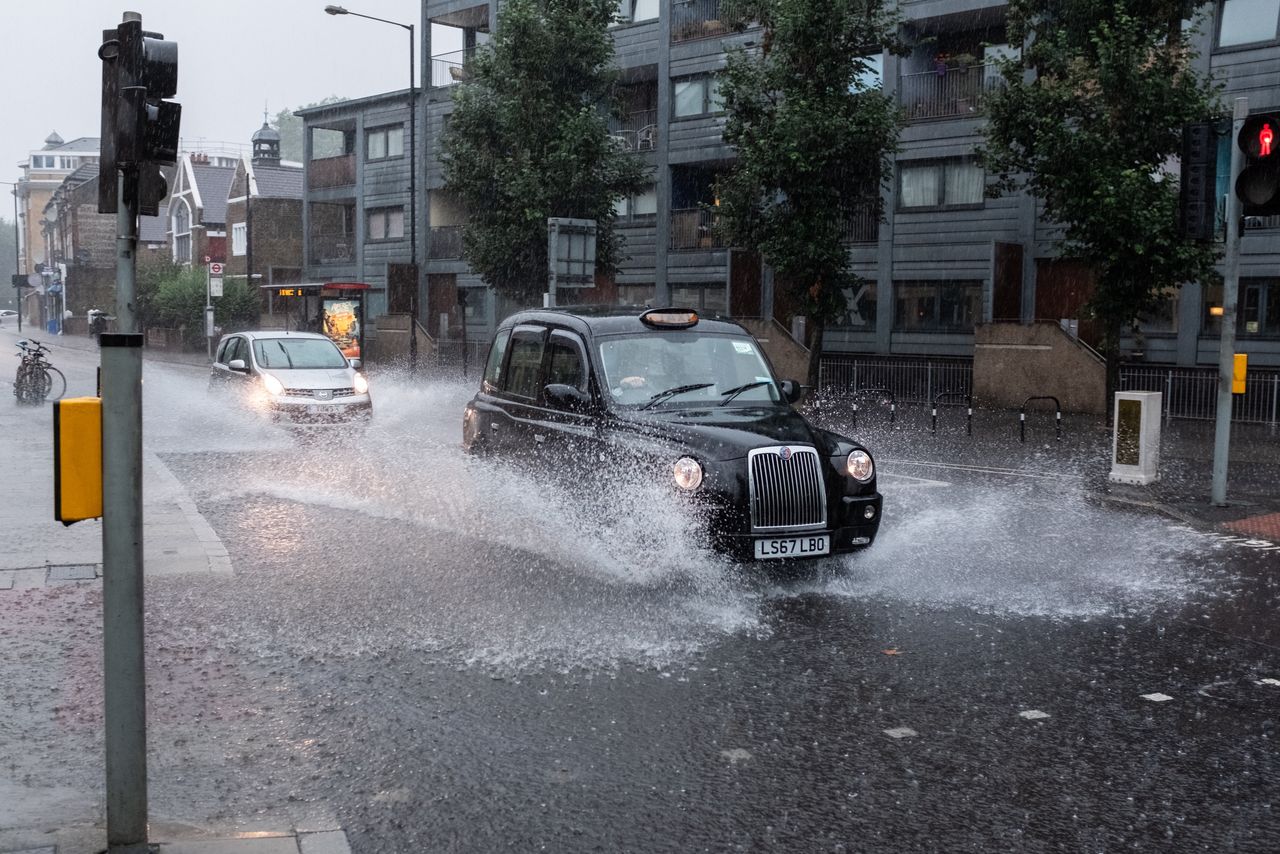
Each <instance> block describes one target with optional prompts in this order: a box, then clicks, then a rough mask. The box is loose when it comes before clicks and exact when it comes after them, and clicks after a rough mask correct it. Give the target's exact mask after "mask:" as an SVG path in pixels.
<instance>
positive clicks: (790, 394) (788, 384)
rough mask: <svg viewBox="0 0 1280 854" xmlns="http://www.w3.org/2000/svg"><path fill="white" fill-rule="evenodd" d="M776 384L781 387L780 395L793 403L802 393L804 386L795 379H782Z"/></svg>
mask: <svg viewBox="0 0 1280 854" xmlns="http://www.w3.org/2000/svg"><path fill="white" fill-rule="evenodd" d="M778 386H779V388H781V389H782V396H783V397H785V398H786V399H787V403H795V402H796V401H797V400H799V399H800V395H801V394H803V393H804V387H803V386H801V385H800V383H798V382H796V381H795V380H783V381H782V382H780V383H778Z"/></svg>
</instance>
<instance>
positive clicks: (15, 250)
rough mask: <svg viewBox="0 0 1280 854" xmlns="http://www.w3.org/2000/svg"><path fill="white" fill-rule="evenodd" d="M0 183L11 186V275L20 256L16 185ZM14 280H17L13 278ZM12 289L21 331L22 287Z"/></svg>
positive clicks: (16, 273)
mask: <svg viewBox="0 0 1280 854" xmlns="http://www.w3.org/2000/svg"><path fill="white" fill-rule="evenodd" d="M0 184H5V185H6V186H9V187H13V191H12V192H13V275H14V276H15V277H16V276H17V275H18V272H19V271H18V266H19V261H20V260H21V256H20V255H19V254H18V185H17V184H15V183H14V182H12V181H0ZM14 281H17V279H16V278H15V280H14ZM14 290H15V291H16V292H17V294H18V297H17V299H18V331H19V332H21V331H22V288H20V287H15V288H14Z"/></svg>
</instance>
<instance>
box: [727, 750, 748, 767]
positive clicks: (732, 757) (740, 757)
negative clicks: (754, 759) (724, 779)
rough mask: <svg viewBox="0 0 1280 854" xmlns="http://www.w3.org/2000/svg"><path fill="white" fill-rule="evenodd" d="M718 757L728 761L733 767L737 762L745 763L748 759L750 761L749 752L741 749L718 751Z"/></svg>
mask: <svg viewBox="0 0 1280 854" xmlns="http://www.w3.org/2000/svg"><path fill="white" fill-rule="evenodd" d="M720 755H721V756H723V757H724V758H725V759H728V760H729V761H730V762H731V763H733V764H734V765H737V764H738V763H739V762H746V761H747V760H748V759H750V758H751V751H750V750H743V749H742V748H741V747H735V748H733V749H732V750H722V751H720Z"/></svg>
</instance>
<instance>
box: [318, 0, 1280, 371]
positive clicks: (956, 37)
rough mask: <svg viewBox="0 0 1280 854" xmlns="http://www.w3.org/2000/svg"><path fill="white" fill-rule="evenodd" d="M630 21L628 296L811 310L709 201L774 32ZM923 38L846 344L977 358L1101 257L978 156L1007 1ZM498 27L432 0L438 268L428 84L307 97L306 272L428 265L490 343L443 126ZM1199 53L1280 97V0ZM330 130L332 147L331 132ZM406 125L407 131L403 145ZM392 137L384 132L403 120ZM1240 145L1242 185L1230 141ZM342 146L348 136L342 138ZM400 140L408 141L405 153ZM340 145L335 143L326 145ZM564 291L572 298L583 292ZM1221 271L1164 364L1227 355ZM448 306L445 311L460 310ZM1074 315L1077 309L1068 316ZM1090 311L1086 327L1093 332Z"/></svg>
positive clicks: (859, 267) (426, 278)
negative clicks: (734, 52)
mask: <svg viewBox="0 0 1280 854" xmlns="http://www.w3.org/2000/svg"><path fill="white" fill-rule="evenodd" d="M620 2H621V8H620V12H621V14H622V16H623V17H624V19H625V22H624V23H622V24H620V25H618V26H616V27H614V29H613V31H612V32H613V36H614V40H615V44H616V46H617V62H618V65H619V67H620V68H621V70H622V74H623V80H624V81H625V84H626V89H625V91H626V98H625V100H626V110H625V116H624V117H623V118H622V119H620V120H616V121H615V122H614V126H613V133H614V136H615V138H616V139H617V141H618V145H619V146H621V147H623V148H625V149H627V150H628V151H630V152H632V153H633V154H634V156H635V157H638V158H642V159H643V161H644V162H645V163H646V164H647V165H648V166H649V167H650V169H651V172H652V175H653V185H652V187H651V188H650V189H649V190H648V191H646V192H644V193H641V194H639V195H638V196H636V197H634V198H631V199H627V200H626V201H625V202H624V203H623V204H622V205H621V206H620V208H619V214H620V217H621V232H622V234H623V236H624V238H625V240H626V247H627V252H628V254H629V256H630V257H629V259H628V260H626V261H625V262H624V263H623V265H622V268H621V270H620V271H619V273H618V275H617V277H616V282H615V284H616V288H612V289H609V291H608V296H609V297H610V298H612V299H617V300H619V301H623V302H653V303H655V304H668V303H670V304H676V305H682V306H691V307H697V308H700V309H703V310H705V311H716V312H725V313H729V314H733V315H735V316H739V317H766V318H767V317H770V316H775V315H776V316H777V318H778V320H780V321H781V322H782V323H783V324H784V325H789V324H790V321H791V318H789V317H787V316H785V315H786V312H785V308H784V307H783V306H780V305H777V304H776V303H775V300H774V298H773V293H772V287H771V276H770V275H769V271H768V270H767V268H765V267H764V266H763V265H762V264H761V262H760V259H759V257H758V256H757V255H755V254H754V253H752V252H750V251H746V250H742V249H737V248H732V247H726V246H722V245H719V243H718V242H717V237H716V235H715V233H714V230H713V229H712V228H711V227H710V226H711V221H710V219H711V217H712V216H713V215H714V214H713V213H709V212H708V210H707V206H708V205H710V206H712V207H714V201H715V199H714V192H713V186H714V181H715V178H716V175H717V174H718V173H719V172H721V171H722V170H724V169H725V168H727V167H728V166H729V164H731V163H732V160H733V157H734V153H733V150H732V149H731V148H730V147H729V146H727V145H725V143H724V142H723V139H722V136H721V134H722V130H723V127H724V113H723V111H722V109H721V106H722V105H721V101H720V98H719V95H718V88H717V83H716V74H717V72H718V71H719V70H721V69H722V68H723V67H724V64H725V58H726V50H727V49H730V48H732V47H734V46H737V45H743V46H747V47H750V46H751V45H753V44H754V43H755V42H756V41H757V40H758V39H759V37H760V32H759V30H748V31H746V32H743V33H734V32H732V31H731V30H730V29H729V28H728V27H727V26H726V25H725V23H724V22H723V21H721V20H720V17H719V9H720V3H719V0H620ZM901 12H902V14H903V16H904V18H905V23H904V25H903V28H904V33H903V34H904V36H905V38H906V41H907V43H908V44H910V45H914V47H913V49H912V51H911V53H910V55H908V56H906V57H897V56H893V55H889V54H887V53H886V54H882V55H875V56H873V57H872V64H873V66H874V68H875V76H876V77H877V78H878V81H879V83H880V85H882V86H883V87H884V89H885V91H886V92H888V93H890V94H892V95H893V96H894V97H895V98H896V99H897V101H898V103H899V104H900V106H901V108H902V110H903V116H904V125H903V129H902V133H901V137H900V148H901V150H900V151H899V152H898V154H897V155H896V162H895V165H894V172H893V180H892V181H891V182H890V184H889V185H888V186H886V187H885V188H884V189H883V191H882V192H881V196H880V198H879V200H878V203H879V209H880V211H882V212H883V216H882V217H880V218H878V217H877V211H876V207H877V206H876V200H874V199H871V200H860V201H861V202H863V204H862V206H861V209H862V210H863V211H865V213H864V214H863V215H862V216H855V217H854V218H852V219H851V220H850V222H849V225H848V229H847V234H846V242H847V245H848V250H849V253H850V257H851V260H852V262H853V264H854V268H855V270H856V272H857V273H858V274H859V275H860V276H862V277H863V278H864V279H865V280H866V282H867V284H866V285H865V286H863V287H860V288H858V289H857V290H856V292H850V293H849V294H848V295H847V296H848V297H849V311H848V312H847V314H846V316H845V318H844V319H843V321H842V322H841V323H839V324H837V326H836V327H835V328H829V329H828V332H827V336H826V343H825V347H826V349H827V351H829V352H830V353H831V354H832V355H838V354H842V353H850V354H852V353H865V354H882V355H895V356H905V357H920V356H931V357H960V358H969V357H971V356H972V355H973V351H974V327H975V326H976V325H977V324H980V323H983V322H988V321H992V320H996V321H999V320H1017V321H1022V322H1030V321H1034V320H1053V321H1060V320H1068V321H1070V320H1075V319H1077V318H1078V317H1079V315H1080V308H1081V305H1082V304H1083V302H1084V301H1085V300H1086V299H1087V297H1088V294H1089V290H1090V288H1091V287H1092V283H1091V281H1090V278H1089V274H1088V272H1087V269H1086V268H1085V266H1084V265H1083V264H1081V263H1079V262H1077V261H1075V260H1073V259H1070V258H1063V257H1061V256H1060V252H1059V239H1058V238H1059V232H1058V230H1057V229H1055V228H1054V226H1053V225H1052V224H1050V223H1045V222H1042V221H1041V220H1040V219H1039V217H1038V206H1037V204H1036V201H1035V200H1034V199H1033V198H1030V197H1029V196H1026V195H1013V196H1007V197H1002V198H997V199H986V198H985V197H984V188H985V186H986V184H987V176H985V175H984V174H983V171H982V168H981V166H980V165H979V164H978V163H977V162H976V160H975V159H974V151H975V149H976V148H977V146H978V145H979V144H980V142H981V129H982V126H983V121H984V119H983V102H984V98H985V97H986V95H987V93H988V92H990V91H991V89H992V87H995V86H998V85H1000V82H999V77H998V74H997V72H996V70H995V66H994V64H993V63H994V61H995V60H996V59H997V58H999V57H1001V56H1004V55H1006V54H1007V53H1008V52H1009V51H1010V50H1011V48H1010V46H1009V45H1008V44H1007V41H1006V37H1005V5H1004V4H1003V3H1000V2H985V0H907V2H903V3H902V5H901ZM496 25H497V3H496V2H490V3H476V2H475V0H424V2H423V3H422V7H421V21H420V31H421V33H422V35H421V39H422V55H423V56H424V57H428V58H429V61H427V62H424V63H423V64H422V65H423V67H422V69H421V80H422V91H421V92H420V95H419V125H418V130H419V132H418V144H419V157H418V172H419V176H418V177H419V181H418V187H419V188H420V189H419V196H420V197H419V203H418V212H419V217H418V218H419V241H418V244H419V245H418V255H419V258H418V262H419V265H420V267H419V269H420V270H421V273H420V274H419V275H417V276H416V277H415V276H414V273H413V267H412V263H411V262H412V260H413V259H411V258H410V257H409V253H408V243H407V239H406V237H405V235H407V231H408V229H407V226H406V225H403V224H402V223H404V222H405V219H404V218H405V217H407V216H408V211H409V207H408V200H407V198H406V190H407V187H408V185H409V181H408V160H409V158H408V157H407V156H404V154H403V153H402V152H403V148H402V146H403V145H407V140H408V138H409V134H408V131H407V125H406V124H405V122H406V119H407V117H408V114H407V110H406V107H405V101H406V96H407V94H408V93H407V92H404V91H401V92H393V93H389V94H386V95H379V96H375V97H371V98H364V99H360V100H356V101H348V102H345V103H342V104H334V105H330V106H326V107H318V108H315V109H311V110H305V111H302V112H301V113H300V115H301V116H302V117H303V118H304V119H305V121H306V124H307V127H308V129H309V132H308V134H307V158H306V159H307V164H306V165H307V175H308V177H307V191H306V192H307V204H306V206H305V211H304V218H305V221H306V234H307V250H306V251H307V256H306V263H307V271H306V276H307V278H309V279H312V280H317V279H319V280H325V279H328V280H336V279H340V278H355V279H360V280H362V281H366V282H369V283H370V284H371V285H373V286H374V288H375V290H374V291H373V292H372V295H371V297H370V305H369V316H370V317H374V316H376V315H377V314H378V312H379V311H384V310H385V311H388V312H392V313H394V312H397V311H401V312H402V311H405V310H406V306H407V299H408V297H407V292H406V288H409V287H412V286H413V282H414V280H415V278H416V282H417V287H418V288H419V295H420V299H419V305H420V306H421V308H420V320H421V323H422V325H423V327H424V328H425V330H426V331H427V332H428V333H429V334H431V335H433V336H436V335H441V334H443V335H445V336H446V337H447V336H451V335H454V334H456V333H457V332H458V326H459V324H460V322H461V316H460V313H459V309H458V292H459V290H465V291H466V292H467V294H468V298H467V299H466V302H465V306H466V315H467V327H466V331H467V336H468V338H469V339H471V340H473V341H474V340H484V339H485V338H486V336H487V333H488V331H489V330H490V329H491V328H492V325H493V324H494V323H495V322H496V321H497V320H498V319H499V317H500V315H502V314H504V313H505V312H506V310H507V308H506V307H504V306H500V305H498V304H497V301H496V300H494V299H493V297H492V295H491V294H490V293H489V292H488V291H487V289H485V287H484V284H483V282H481V281H480V280H479V279H478V277H476V276H475V275H473V274H472V273H471V272H470V271H469V270H468V269H467V266H466V264H465V263H464V262H463V261H462V260H461V240H460V226H461V225H463V224H464V223H465V221H466V211H464V210H461V208H460V206H459V205H458V204H456V203H455V202H454V201H453V200H451V199H450V198H449V196H448V193H447V192H446V191H445V189H444V186H443V178H442V174H441V169H440V161H439V157H438V151H439V145H438V141H439V137H440V133H441V131H442V129H443V128H444V127H445V124H446V122H447V121H448V116H449V113H450V112H451V110H452V98H451V90H452V87H453V86H454V85H456V84H457V83H458V82H459V81H461V80H464V79H465V77H466V73H467V61H468V58H469V56H470V55H471V53H472V52H473V51H474V50H476V49H477V47H478V46H481V45H483V44H484V43H485V42H486V41H487V40H488V37H489V34H490V33H492V32H493V30H494V29H495V27H496ZM1197 38H1198V40H1199V48H1200V62H1201V63H1202V64H1203V68H1204V70H1206V71H1208V72H1210V73H1212V74H1213V76H1214V77H1215V78H1216V79H1217V80H1219V81H1220V82H1221V83H1222V84H1223V86H1224V105H1225V109H1226V110H1227V111H1228V112H1229V110H1230V104H1231V100H1232V99H1233V98H1235V97H1237V96H1240V95H1244V96H1247V97H1248V98H1249V107H1250V110H1251V112H1261V111H1267V110H1276V109H1280V0H1220V2H1218V3H1217V5H1210V6H1209V7H1207V16H1206V19H1205V20H1204V21H1203V22H1202V23H1201V25H1200V31H1199V35H1198V36H1197ZM317 134H319V135H321V136H324V137H325V138H326V139H327V142H325V143H324V144H325V145H326V146H330V147H331V148H332V152H331V151H330V148H325V149H324V151H323V152H322V151H321V148H320V145H319V143H317V141H316V139H317ZM392 135H394V136H395V138H397V139H399V138H400V135H403V140H404V141H403V142H395V143H393V142H391V139H392ZM384 137H385V139H384ZM1230 142H1231V141H1228V140H1224V145H1223V148H1222V149H1221V152H1220V162H1221V163H1222V164H1223V166H1222V168H1220V169H1219V173H1220V178H1219V196H1220V198H1222V197H1225V194H1226V192H1227V187H1226V184H1227V179H1226V177H1225V174H1224V173H1225V172H1226V168H1225V166H1226V163H1227V162H1229V161H1228V160H1227V159H1226V158H1227V157H1228V156H1229V155H1228V148H1227V144H1229V143H1230ZM335 146H336V147H335ZM393 151H394V152H401V153H398V154H392V153H391V152H393ZM321 153H323V154H324V156H318V155H319V154H321ZM1240 275H1241V289H1240V295H1239V297H1240V298H1239V304H1240V314H1239V319H1238V330H1239V333H1238V334H1239V341H1240V343H1239V346H1238V349H1239V350H1240V351H1242V352H1247V353H1249V354H1250V364H1251V366H1258V367H1266V366H1272V367H1277V366H1280V217H1271V218H1266V219H1254V220H1250V221H1249V222H1248V223H1247V228H1246V231H1245V233H1244V237H1243V241H1242V259H1241V265H1240ZM564 298H565V297H564V295H562V300H563V299H564ZM1221 299H1222V294H1221V288H1220V287H1217V286H1209V285H1202V284H1201V283H1195V282H1192V283H1188V284H1187V285H1186V286H1184V287H1183V288H1182V289H1181V291H1180V293H1178V294H1176V295H1173V296H1171V298H1170V300H1169V301H1168V303H1167V305H1166V306H1165V308H1164V310H1163V311H1161V312H1160V313H1159V315H1158V316H1156V317H1151V318H1148V319H1146V321H1145V322H1144V323H1143V325H1142V327H1141V330H1140V332H1139V334H1137V335H1135V336H1133V337H1131V338H1130V340H1129V341H1128V344H1129V347H1130V349H1131V350H1133V351H1134V352H1135V353H1137V352H1141V353H1142V354H1143V355H1142V358H1144V359H1145V360H1146V361H1147V362H1152V363H1160V364H1169V365H1183V366H1195V365H1210V364H1213V363H1215V362H1216V360H1217V350H1218V341H1217V332H1218V326H1217V324H1218V319H1217V316H1216V315H1215V314H1214V311H1213V310H1214V308H1215V307H1217V306H1220V305H1221ZM442 315H444V317H442ZM1068 325H1069V324H1068ZM1085 327H1087V324H1084V325H1083V326H1082V327H1081V335H1082V337H1084V336H1085V332H1084V328H1085Z"/></svg>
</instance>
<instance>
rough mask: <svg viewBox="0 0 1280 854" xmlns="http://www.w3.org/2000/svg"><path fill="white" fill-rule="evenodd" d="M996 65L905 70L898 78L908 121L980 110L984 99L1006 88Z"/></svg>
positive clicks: (954, 115) (965, 113)
mask: <svg viewBox="0 0 1280 854" xmlns="http://www.w3.org/2000/svg"><path fill="white" fill-rule="evenodd" d="M1003 86H1004V79H1003V78H1001V77H1000V72H999V70H998V68H997V66H996V65H994V64H986V65H962V66H959V67H953V68H945V67H944V68H939V69H937V70H934V71H921V72H918V73H916V74H904V75H902V77H901V78H900V79H899V81H898V103H899V104H900V105H901V106H902V108H903V109H904V110H906V113H907V121H918V120H922V119H949V118H958V117H964V116H971V115H974V114H977V113H979V112H981V110H982V107H983V101H984V100H985V99H986V97H987V95H988V94H989V93H991V92H993V91H996V90H998V89H1001V88H1003Z"/></svg>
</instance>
